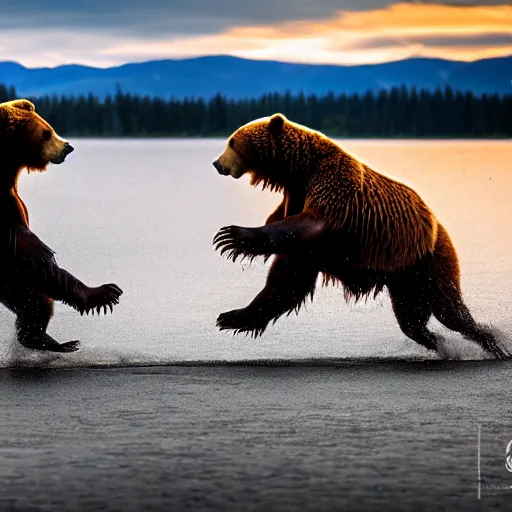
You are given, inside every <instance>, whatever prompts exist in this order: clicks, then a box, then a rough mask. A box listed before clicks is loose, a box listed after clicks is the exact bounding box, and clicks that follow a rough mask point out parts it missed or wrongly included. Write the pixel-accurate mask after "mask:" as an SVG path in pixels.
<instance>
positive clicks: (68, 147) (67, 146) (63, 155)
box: [50, 142, 75, 164]
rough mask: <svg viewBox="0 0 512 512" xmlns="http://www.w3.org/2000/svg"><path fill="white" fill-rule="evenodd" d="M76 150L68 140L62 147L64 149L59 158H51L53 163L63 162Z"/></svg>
mask: <svg viewBox="0 0 512 512" xmlns="http://www.w3.org/2000/svg"><path fill="white" fill-rule="evenodd" d="M74 150H75V148H74V147H73V146H72V145H71V144H70V143H69V142H66V143H65V144H64V147H63V148H62V151H61V152H60V154H59V156H58V157H57V158H54V159H53V160H50V161H51V163H52V164H61V163H62V162H64V160H65V159H66V157H67V156H68V155H69V154H70V153H72V152H73V151H74Z"/></svg>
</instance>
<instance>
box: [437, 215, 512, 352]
mask: <svg viewBox="0 0 512 512" xmlns="http://www.w3.org/2000/svg"><path fill="white" fill-rule="evenodd" d="M429 272H430V280H429V282H430V283H431V286H432V299H433V301H432V304H433V314H434V316H435V317H436V318H437V319H438V320H439V321H440V322H441V323H442V324H443V325H444V326H445V327H448V329H451V330H452V331H455V332H458V333H460V334H462V335H463V336H464V337H465V338H467V339H469V340H471V341H474V342H476V343H478V344H479V345H480V346H481V347H482V348H483V349H484V350H486V351H488V352H490V353H491V354H493V355H494V357H496V358H497V359H506V358H508V357H510V354H509V353H507V351H505V350H504V349H503V348H501V347H500V346H499V345H498V342H497V340H496V336H495V335H494V334H493V332H492V331H491V329H489V328H488V327H486V326H483V325H479V324H478V323H477V322H476V321H475V320H474V318H473V316H472V315H471V313H470V311H469V309H468V307H467V306H466V304H464V300H463V299H462V292H461V288H460V271H459V263H458V258H457V253H456V252H455V248H454V247H453V244H452V242H451V240H450V237H449V236H448V233H447V232H446V230H445V229H444V228H443V227H442V226H441V225H439V227H438V236H437V242H436V247H435V250H434V255H433V260H432V263H431V266H430V269H429Z"/></svg>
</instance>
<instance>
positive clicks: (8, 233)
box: [0, 100, 121, 352]
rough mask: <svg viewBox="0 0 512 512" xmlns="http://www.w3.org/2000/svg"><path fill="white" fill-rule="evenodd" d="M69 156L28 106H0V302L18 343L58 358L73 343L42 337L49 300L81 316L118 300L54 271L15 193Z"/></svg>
mask: <svg viewBox="0 0 512 512" xmlns="http://www.w3.org/2000/svg"><path fill="white" fill-rule="evenodd" d="M71 151H72V148H71V146H70V145H69V143H68V142H67V141H66V140H64V139H63V138H61V137H59V136H58V135H57V134H56V133H55V131H54V130H53V128H52V127H51V126H50V125H49V124H48V123H47V122H46V121H45V120H44V119H43V118H42V117H41V116H39V115H38V114H37V113H36V112H35V107H34V105H33V104H32V103H31V102H30V101H27V100H15V101H11V102H6V103H0V155H1V156H0V196H1V197H0V260H1V264H0V302H2V303H3V304H4V305H5V306H6V307H7V308H9V309H10V310H11V311H12V312H14V313H15V314H16V316H17V319H16V329H17V336H18V341H19V342H20V343H22V344H23V345H25V346H27V347H30V348H35V349H40V350H51V351H57V352H71V351H74V350H76V349H77V348H78V342H77V341H73V342H68V343H64V344H62V345H61V344H59V343H57V341H55V340H54V339H53V338H51V337H50V336H49V335H48V334H47V333H46V328H47V326H48V323H49V321H50V319H51V317H52V315H53V304H54V300H60V301H62V302H64V303H66V304H68V305H70V306H72V307H74V308H75V309H77V310H78V311H80V312H81V313H84V312H89V311H91V310H93V311H94V310H95V309H96V310H97V311H98V312H99V308H100V307H101V308H104V309H105V310H106V308H107V307H111V306H113V304H116V303H117V302H118V298H119V296H120V294H121V290H120V289H119V288H118V287H117V286H115V285H103V286H100V287H97V288H89V287H88V286H86V285H85V284H83V283H82V282H80V281H79V280H78V279H76V278H75V277H74V276H72V275H71V274H70V273H69V272H67V271H65V270H63V269H61V268H59V267H58V265H57V263H56V261H55V257H54V252H53V251H52V250H51V249H50V248H49V247H48V246H46V245H45V244H44V243H43V242H42V241H41V240H40V239H39V238H38V237H37V236H36V235H35V234H34V233H33V232H32V231H31V230H30V226H29V215H28V209H27V207H26V205H25V203H24V202H23V200H22V199H21V197H20V195H19V192H18V178H19V176H20V173H21V172H22V170H23V169H27V170H28V171H41V172H42V171H45V170H46V168H47V166H48V164H49V163H50V162H53V163H56V164H57V163H61V162H63V161H64V159H65V157H66V155H67V154H69V153H70V152H71Z"/></svg>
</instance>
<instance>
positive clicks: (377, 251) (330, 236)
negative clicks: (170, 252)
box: [214, 114, 506, 357]
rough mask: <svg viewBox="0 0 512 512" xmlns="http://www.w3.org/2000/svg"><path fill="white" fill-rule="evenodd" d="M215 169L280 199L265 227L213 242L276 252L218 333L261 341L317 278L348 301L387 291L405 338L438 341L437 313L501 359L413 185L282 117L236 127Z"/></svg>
mask: <svg viewBox="0 0 512 512" xmlns="http://www.w3.org/2000/svg"><path fill="white" fill-rule="evenodd" d="M214 165H216V167H217V168H218V170H219V172H221V174H230V175H231V176H233V177H235V178H239V177H241V176H242V175H244V174H249V175H250V177H251V184H252V185H254V186H256V185H262V187H263V188H264V189H270V190H273V191H279V192H282V193H283V201H282V203H281V204H280V205H279V206H278V207H277V208H276V210H275V211H274V212H273V213H272V214H271V215H270V216H269V218H268V219H267V223H266V225H265V226H263V227H261V228H242V227H239V226H228V227H226V228H222V229H221V230H220V231H219V233H218V234H217V235H216V237H215V244H216V247H217V248H218V249H220V250H222V252H223V253H224V252H226V253H227V255H228V257H230V258H232V259H233V260H236V259H237V258H238V257H248V258H250V259H252V258H254V257H255V256H256V255H263V256H265V257H269V256H270V255H271V254H276V257H275V260H274V263H273V266H272V268H271V269H270V272H269V276H268V278H267V284H266V286H265V288H264V289H263V290H262V291H261V292H260V294H259V295H258V296H257V297H256V298H255V299H254V300H253V302H251V304H249V305H248V306H247V307H246V308H243V309H239V310H233V311H231V312H227V313H223V314H222V315H220V316H219V319H218V321H217V323H218V326H219V327H220V328H221V329H232V330H234V331H235V332H248V333H252V334H254V335H259V334H261V333H262V332H263V331H264V330H265V328H266V326H267V324H268V323H269V322H270V321H275V320H276V319H277V318H279V317H280V316H281V315H283V314H286V313H289V312H291V311H297V310H298V309H299V308H300V307H301V305H303V304H304V302H305V300H306V298H307V297H308V296H311V297H312V296H313V293H314V289H315V281H316V277H317V275H318V273H321V274H322V276H323V279H322V281H323V283H324V284H330V283H332V284H337V283H340V284H342V286H343V288H344V292H345V293H344V294H345V298H346V299H347V300H349V299H351V298H353V299H355V300H358V299H360V298H362V297H369V296H370V295H373V296H376V295H377V294H378V293H379V292H380V291H382V290H383V289H384V287H387V288H388V290H389V292H390V296H391V300H392V303H393V309H394V312H395V315H396V317H397V320H398V323H399V325H400V327H401V329H402V330H403V332H404V333H405V334H407V336H409V337H410V338H412V339H414V340H415V341H417V342H418V343H420V344H422V345H424V346H425V347H427V348H429V349H436V347H437V342H438V339H439V336H438V335H435V334H434V333H432V332H430V331H429V330H428V329H427V327H426V325H427V322H428V320H429V318H430V317H431V315H432V314H434V315H435V316H436V317H437V318H438V319H439V320H440V321H441V322H442V323H444V325H446V326H447V327H449V328H450V329H452V330H455V331H458V332H461V333H462V334H463V335H465V336H466V337H468V338H469V339H472V340H474V341H477V342H478V343H480V344H481V345H482V346H483V347H484V348H485V349H486V350H489V351H491V352H492V353H493V354H495V355H496V356H497V357H504V356H505V355H506V354H505V352H504V351H503V350H502V349H501V348H499V347H497V345H496V340H495V338H494V335H492V333H490V331H489V330H488V329H486V328H485V327H483V326H480V325H478V324H477V323H476V322H475V321H474V320H473V318H472V316H471V314H470V312H469V310H468V309H467V307H466V306H465V304H464V302H463V300H462V295H461V290H460V271H459V263H458V259H457V254H456V251H455V248H454V247H453V244H452V242H451V240H450V237H449V236H448V233H447V232H446V230H445V229H444V228H443V226H442V225H441V224H440V223H439V221H438V220H437V219H436V217H435V215H434V214H433V213H432V211H431V210H430V209H429V207H428V206H427V205H426V204H425V202H424V201H423V200H422V199H421V197H420V196H419V195H418V194H417V193H416V192H415V191H414V190H413V189H412V188H410V187H408V186H407V185H405V184H403V183H400V182H399V181H396V180H394V179H391V178H389V177H387V176H385V175H383V174H380V173H378V172H377V171H375V170H373V169H371V168H370V167H369V166H368V165H366V164H364V163H362V162H360V161H359V160H357V159H356V158H355V157H353V156H352V155H350V154H348V153H347V152H346V151H344V150H343V149H342V148H341V147H340V146H339V145H338V144H336V143H335V142H334V141H332V140H331V139H329V138H328V137H326V136H325V135H323V134H322V133H320V132H317V131H314V130H310V129H308V128H306V127H304V126H301V125H298V124H296V123H293V122H291V121H289V120H287V119H286V118H285V117H284V116H282V115H281V114H276V115H274V116H272V117H269V118H263V119H259V120H256V121H253V122H251V123H248V124H247V125H245V126H242V127H241V128H239V129H238V130H237V131H236V132H235V133H234V134H233V135H232V136H231V137H230V138H229V140H228V144H227V145H226V148H225V150H224V152H223V153H222V154H221V155H220V157H219V158H218V159H217V160H216V162H214ZM320 229H321V234H320V235H317V233H319V230H320ZM290 240H291V242H290ZM298 240H303V242H302V245H301V243H300V242H299V241H298ZM279 244H281V245H279ZM273 246H274V247H275V249H272V247H273ZM280 247H281V248H280ZM283 248H284V249H283Z"/></svg>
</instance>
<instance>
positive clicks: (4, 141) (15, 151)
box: [0, 100, 73, 175]
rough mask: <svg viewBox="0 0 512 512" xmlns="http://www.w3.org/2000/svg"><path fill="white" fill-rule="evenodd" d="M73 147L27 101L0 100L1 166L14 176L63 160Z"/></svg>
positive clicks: (38, 169) (40, 169) (42, 169)
mask: <svg viewBox="0 0 512 512" xmlns="http://www.w3.org/2000/svg"><path fill="white" fill-rule="evenodd" d="M72 151H73V147H72V146H71V144H69V142H67V141H66V140H64V139H63V138H62V137H59V136H58V135H57V134H56V133H55V131H54V129H53V128H52V127H51V126H50V125H49V124H48V123H47V122H46V121H45V120H44V119H43V118H42V117H41V116H40V115H38V114H36V111H35V107H34V105H33V104H32V103H31V102H30V101H28V100H14V101H8V102H6V103H0V159H1V163H0V166H3V167H4V171H7V172H9V173H14V174H15V175H17V174H18V173H19V171H20V170H21V169H23V168H25V167H26V168H27V169H28V170H29V171H32V170H37V171H44V170H45V169H46V167H47V166H48V164H49V163H50V162H51V163H53V164H60V163H62V162H64V160H65V158H66V156H67V155H69V153H71V152H72Z"/></svg>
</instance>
